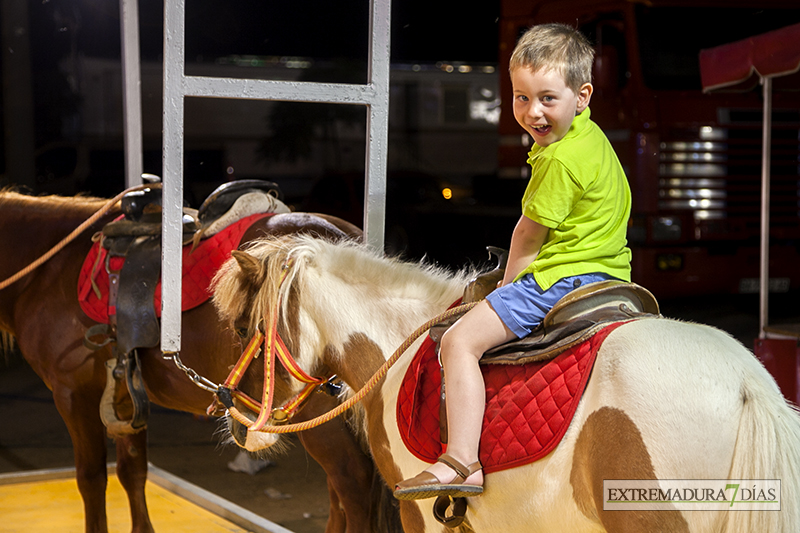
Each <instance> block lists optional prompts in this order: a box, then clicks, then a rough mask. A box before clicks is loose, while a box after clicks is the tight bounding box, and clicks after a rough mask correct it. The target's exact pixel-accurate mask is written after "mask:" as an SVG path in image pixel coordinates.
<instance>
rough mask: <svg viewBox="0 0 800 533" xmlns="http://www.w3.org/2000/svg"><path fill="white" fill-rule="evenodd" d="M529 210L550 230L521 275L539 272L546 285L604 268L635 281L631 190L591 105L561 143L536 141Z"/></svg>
mask: <svg viewBox="0 0 800 533" xmlns="http://www.w3.org/2000/svg"><path fill="white" fill-rule="evenodd" d="M528 155H529V159H528V163H529V164H530V165H531V169H532V177H531V180H530V182H529V183H528V187H527V189H526V190H525V195H524V196H523V198H522V213H523V214H524V215H525V216H527V217H528V218H530V219H531V220H533V221H534V222H538V223H539V224H541V225H543V226H545V227H547V228H549V229H550V231H549V232H548V233H547V238H546V240H545V242H544V244H543V245H542V248H541V250H540V251H539V255H538V256H537V257H536V259H535V260H534V261H533V263H531V264H530V265H528V268H526V269H525V270H523V271H522V272H521V273H520V274H519V276H517V279H519V278H521V277H522V276H524V275H526V274H533V277H534V278H535V279H536V282H537V283H538V284H539V286H540V287H542V288H543V289H545V290H546V289H548V288H549V287H550V286H551V285H552V284H553V283H555V282H556V281H558V280H560V279H561V278H565V277H568V276H575V275H580V274H589V273H592V272H604V273H606V274H610V275H611V276H614V277H616V278H619V279H622V280H625V281H630V279H631V277H630V276H631V266H630V262H631V251H630V249H629V248H628V247H627V242H628V241H627V238H626V231H627V226H628V218H629V217H630V212H631V191H630V187H629V186H628V180H627V178H626V176H625V172H624V171H623V170H622V165H620V162H619V159H618V158H617V155H616V153H615V152H614V149H613V148H612V147H611V143H609V142H608V139H607V138H606V136H605V134H604V133H603V131H602V130H601V129H600V127H599V126H598V125H597V124H595V123H594V122H593V121H592V120H590V111H589V109H588V108H587V109H586V110H585V111H584V112H583V113H581V114H580V115H578V116H576V117H575V120H573V121H572V126H571V127H570V129H569V132H567V135H565V136H564V138H563V139H561V140H560V141H558V142H555V143H553V144H551V145H549V146H546V147H544V148H542V147H540V146H538V145H536V144H534V146H533V148H532V149H531V151H530V153H529V154H528Z"/></svg>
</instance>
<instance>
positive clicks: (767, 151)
mask: <svg viewBox="0 0 800 533" xmlns="http://www.w3.org/2000/svg"><path fill="white" fill-rule="evenodd" d="M761 85H762V94H763V97H764V108H763V109H764V120H763V126H762V127H763V132H762V147H761V268H760V273H759V291H758V292H759V314H758V336H759V338H761V339H763V338H766V336H767V333H766V331H765V329H764V328H766V326H767V324H768V323H769V184H770V159H771V157H772V77H771V76H762V77H761Z"/></svg>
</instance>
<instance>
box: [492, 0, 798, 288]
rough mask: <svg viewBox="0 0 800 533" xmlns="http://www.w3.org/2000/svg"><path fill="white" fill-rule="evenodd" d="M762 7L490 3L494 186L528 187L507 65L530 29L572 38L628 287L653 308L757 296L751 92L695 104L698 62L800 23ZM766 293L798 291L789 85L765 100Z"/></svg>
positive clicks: (794, 138)
mask: <svg viewBox="0 0 800 533" xmlns="http://www.w3.org/2000/svg"><path fill="white" fill-rule="evenodd" d="M789 4H790V3H788V2H775V1H771V0H766V1H761V2H752V1H749V2H742V1H740V0H718V1H713V0H711V1H710V0H699V1H696V0H691V1H680V0H666V1H663V0H650V1H647V2H639V1H633V0H631V1H627V0H568V1H563V2H552V1H549V0H502V2H501V20H500V57H499V61H500V73H501V75H500V94H501V95H503V97H504V98H503V99H502V106H503V109H502V112H501V117H500V123H499V133H500V140H499V169H498V172H499V176H500V177H501V178H507V179H510V180H520V179H522V180H527V179H528V177H529V175H530V169H529V167H528V166H527V164H526V160H527V152H528V151H529V149H530V146H531V142H532V140H531V139H530V138H529V137H528V136H527V135H526V134H524V132H523V131H522V129H521V128H520V127H519V125H518V124H517V123H516V122H515V120H514V115H513V110H512V107H511V106H512V99H511V98H510V97H508V95H510V94H511V93H512V89H511V85H510V80H509V77H508V75H507V74H505V73H506V72H507V71H508V60H509V55H510V54H511V51H512V49H513V47H514V45H515V43H516V41H517V39H518V38H519V36H520V35H521V34H522V33H523V32H524V31H525V30H526V29H527V28H529V27H530V26H532V25H534V24H541V23H547V22H562V23H565V24H569V25H571V26H576V27H577V28H578V29H580V30H581V31H582V32H583V33H584V34H585V35H587V36H588V37H589V39H590V40H591V41H592V43H593V44H594V45H595V47H596V59H595V66H594V72H593V84H594V88H595V91H594V95H593V97H592V102H591V105H590V108H591V113H592V119H593V120H594V121H595V122H597V123H598V125H600V127H601V128H602V129H603V130H604V131H605V133H606V135H607V136H608V138H609V140H610V141H611V143H612V145H613V146H614V148H615V150H616V152H617V154H618V156H619V159H620V161H621V163H622V165H623V168H624V169H625V172H626V174H627V176H628V180H629V183H630V187H631V191H632V195H633V207H632V212H631V224H630V227H629V231H628V241H629V245H630V246H631V248H632V250H633V265H632V266H633V272H632V276H633V280H634V281H635V282H637V283H639V284H641V285H644V286H645V287H647V288H649V289H650V290H651V291H653V292H654V294H656V296H658V297H664V298H668V297H680V296H690V295H697V294H714V293H717V294H722V293H726V294H733V293H749V292H757V290H758V276H759V270H758V269H759V206H760V174H761V141H762V118H763V117H762V114H763V113H762V100H761V92H760V88H758V87H753V88H752V90H749V91H745V92H739V93H725V92H722V93H715V94H704V93H703V92H702V90H701V84H700V71H699V59H698V58H699V52H700V50H701V49H706V48H711V47H714V46H718V45H721V44H725V43H729V42H732V41H736V40H740V39H744V38H747V37H749V36H752V35H756V34H759V33H763V32H765V31H769V30H773V29H777V28H780V27H783V26H786V25H789V24H793V23H797V22H799V21H800V9H798V8H796V7H795V8H791V9H789V8H787V6H788V5H789ZM772 120H773V123H772V161H771V173H772V182H771V198H772V199H771V205H770V220H771V226H770V237H771V241H770V242H771V250H770V257H771V258H772V259H771V264H770V289H771V290H772V291H774V292H786V291H789V290H794V289H798V288H800V76H793V77H787V78H785V79H782V80H780V81H779V82H776V84H775V86H774V96H773V116H772Z"/></svg>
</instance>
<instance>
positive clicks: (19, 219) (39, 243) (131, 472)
mask: <svg viewBox="0 0 800 533" xmlns="http://www.w3.org/2000/svg"><path fill="white" fill-rule="evenodd" d="M106 202H107V200H105V199H100V198H93V197H84V196H77V197H61V196H44V197H32V196H26V195H22V194H19V193H16V192H14V191H11V190H3V191H0V250H3V253H2V254H0V279H6V278H7V277H9V276H11V275H12V274H15V273H16V272H18V271H20V270H21V269H22V268H23V267H26V266H27V265H29V264H30V263H32V262H33V261H34V260H36V259H37V258H39V257H40V256H42V255H43V254H44V253H45V252H46V251H48V250H50V249H51V248H52V247H53V246H54V245H55V244H56V243H58V242H59V241H60V240H61V239H62V238H63V237H64V236H66V235H67V234H68V233H70V231H71V230H74V229H75V228H76V227H78V226H79V225H80V224H81V223H82V222H84V221H85V220H87V219H88V218H89V217H90V216H92V215H93V214H94V213H95V212H97V211H98V210H99V209H100V208H101V207H102V206H103V205H104V204H105V203H106ZM118 214H119V207H118V206H117V207H116V208H114V209H113V210H112V211H111V212H110V213H109V214H107V215H105V216H104V217H103V218H102V219H101V220H100V221H99V222H97V223H96V224H94V225H93V226H92V227H90V228H88V229H87V230H86V231H85V232H84V233H83V234H82V235H80V237H79V238H77V239H75V240H74V241H72V242H71V243H70V244H68V245H67V246H66V247H64V248H63V249H62V250H61V251H60V252H58V253H56V254H55V255H54V256H53V257H52V258H51V259H49V260H48V261H47V262H45V263H44V264H42V265H41V266H40V267H39V268H37V269H35V270H33V271H32V272H31V273H29V274H27V275H26V276H24V277H23V278H22V279H20V280H19V281H17V282H15V283H13V284H11V285H10V286H8V287H7V288H5V289H3V290H0V331H2V339H3V342H4V344H5V345H9V343H10V342H11V339H12V338H13V340H14V341H15V343H16V346H17V347H18V349H19V350H20V352H21V353H22V355H23V357H24V358H25V360H26V361H27V362H28V364H29V365H30V366H31V367H32V369H33V370H34V371H35V372H36V373H37V374H38V375H39V377H40V378H41V379H42V380H43V381H44V382H45V384H46V385H47V386H48V388H49V389H50V390H52V392H53V400H54V402H55V406H56V408H57V409H58V412H59V414H60V415H61V417H62V418H63V419H64V422H65V423H66V426H67V428H68V430H69V434H70V437H71V440H72V444H73V448H74V455H75V468H76V480H77V484H78V489H79V491H80V494H81V497H82V499H83V506H84V513H85V530H86V531H87V533H106V532H107V531H108V525H107V516H106V507H105V490H106V484H107V474H106V436H107V432H106V429H105V427H104V426H103V423H102V422H101V417H100V414H99V405H100V403H101V395H102V394H103V390H104V386H105V384H106V369H105V367H104V363H105V361H107V360H108V359H110V358H111V357H112V354H111V350H110V347H106V348H103V349H100V350H97V351H91V350H89V349H87V348H86V347H84V344H83V338H84V334H85V333H86V331H87V329H88V328H89V327H91V326H92V325H93V324H94V323H93V322H92V320H90V319H89V318H88V317H87V316H86V315H85V314H84V313H83V311H82V310H81V308H80V306H79V304H78V296H77V280H78V274H79V271H80V268H81V265H82V263H83V261H84V258H85V257H86V255H87V253H88V251H89V249H90V247H91V246H92V241H91V240H90V236H91V235H92V234H93V233H94V232H97V231H99V230H100V228H101V227H102V226H103V224H105V223H107V222H108V221H110V220H111V219H113V218H114V217H116V216H117V215H118ZM300 232H308V233H313V234H314V235H316V236H318V237H324V238H329V239H340V238H345V237H346V238H350V239H356V238H360V235H361V231H360V230H359V229H358V228H357V227H355V226H353V225H352V224H350V223H348V222H345V221H344V220H341V219H338V218H336V217H332V216H327V215H322V214H311V213H284V214H276V215H274V216H271V217H268V218H264V219H261V220H260V221H258V222H256V223H255V224H254V225H252V226H251V227H250V228H249V229H248V230H247V232H246V233H245V234H244V236H243V238H242V241H243V242H246V241H248V240H251V239H254V238H255V237H257V236H263V235H285V234H292V233H300ZM12 251H13V253H12ZM237 342H238V341H237V337H236V336H235V334H234V332H232V331H231V330H230V328H228V327H227V325H226V324H224V323H222V322H220V320H219V318H218V316H217V313H216V312H215V310H214V307H213V305H212V304H211V303H210V302H206V303H204V304H202V305H200V306H198V307H195V308H194V309H191V310H188V311H185V312H184V313H183V320H182V350H181V354H180V356H181V360H182V361H183V363H184V364H185V365H186V366H188V367H190V368H193V369H194V370H195V371H197V372H199V373H201V374H203V375H204V376H208V377H209V378H211V379H212V380H214V382H215V383H219V382H220V381H221V380H223V379H224V378H225V376H227V374H228V365H229V361H228V357H226V354H230V357H234V356H235V353H234V351H235V350H236V343H237ZM139 357H140V360H141V368H142V376H143V381H144V385H145V389H146V391H147V394H148V396H149V399H150V400H151V401H153V402H155V403H157V404H159V405H161V406H164V407H167V408H170V409H176V410H180V411H186V412H189V413H195V414H201V415H204V414H206V408H207V407H208V406H209V404H210V403H212V401H213V397H212V394H210V393H209V392H207V391H204V390H202V389H201V388H199V387H197V386H195V385H194V384H193V383H192V382H191V381H190V379H189V378H188V377H187V376H186V375H185V374H184V372H183V371H181V370H179V369H178V368H177V366H176V365H175V364H173V362H172V361H169V360H166V359H164V357H162V354H161V352H160V351H159V350H158V348H153V349H143V350H139ZM245 383H246V381H245ZM122 388H124V387H122ZM124 392H125V391H124V390H123V391H122V393H124ZM278 394H279V395H280V392H279V393H278ZM125 399H126V398H124V397H121V395H120V397H118V400H121V403H119V404H118V405H117V410H118V412H119V413H120V416H121V417H123V418H124V417H125V416H130V410H131V406H130V403H131V402H130V398H129V397H128V398H127V400H128V401H127V402H125V401H124V400H125ZM336 402H337V400H336V399H335V398H330V397H326V396H325V395H321V394H317V395H314V396H313V397H312V400H311V401H310V403H309V404H308V405H307V406H306V407H305V408H304V409H303V410H302V411H301V412H300V413H299V415H298V419H302V418H303V417H305V416H313V415H314V413H316V412H320V411H323V410H326V409H330V408H331V407H332V405H335V404H336ZM301 442H302V444H303V445H304V446H305V448H306V449H307V451H308V452H309V454H310V455H311V456H312V457H314V459H316V460H317V461H318V462H319V463H320V464H321V466H322V467H323V469H324V470H325V471H326V473H327V476H328V487H329V492H330V500H331V501H330V503H331V507H330V514H329V520H328V524H327V528H326V532H328V533H343V532H345V531H347V532H368V531H373V530H374V529H375V528H376V526H374V525H373V524H372V519H373V518H374V517H375V516H376V512H375V507H376V506H378V505H379V504H378V503H375V502H374V501H372V499H370V498H364V494H365V493H370V494H372V493H375V492H374V491H373V490H372V487H373V483H374V480H373V478H374V477H375V476H374V470H375V468H374V465H373V463H372V460H371V458H370V457H369V456H368V455H367V454H366V453H365V452H364V450H363V447H362V444H361V443H360V442H359V441H358V440H357V439H356V437H355V436H354V434H353V432H352V431H351V430H350V428H349V426H348V423H347V421H345V420H337V421H335V422H334V423H333V425H332V426H331V427H330V428H319V429H318V430H315V431H313V432H308V433H307V434H304V435H302V436H301ZM116 461H117V462H116V472H117V476H118V478H119V480H120V483H121V484H122V486H123V487H124V489H125V491H126V493H127V496H128V499H129V502H130V510H131V518H132V531H133V532H134V533H150V532H152V531H153V526H152V524H151V522H150V518H149V515H148V511H147V502H146V500H145V491H144V489H145V481H146V478H147V431H146V430H143V431H140V432H138V433H134V434H130V435H122V436H118V437H117V438H116ZM386 490H387V495H388V489H386ZM375 494H376V498H378V497H380V491H378V492H377V493H375ZM390 498H391V496H390V495H389V496H388V497H387V498H386V499H387V501H389V500H390ZM385 516H387V517H390V516H391V515H385ZM387 519H388V520H391V518H387ZM381 527H382V528H384V529H393V528H394V526H391V525H388V526H385V527H384V526H381Z"/></svg>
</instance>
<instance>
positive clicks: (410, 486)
mask: <svg viewBox="0 0 800 533" xmlns="http://www.w3.org/2000/svg"><path fill="white" fill-rule="evenodd" d="M438 461H439V462H440V463H442V464H445V465H447V466H449V467H450V468H451V469H453V471H454V472H455V473H456V474H457V475H456V478H455V479H454V480H453V481H451V482H450V483H442V482H441V481H439V479H438V478H437V477H436V476H434V475H433V474H431V473H430V472H427V471H426V472H422V473H421V474H417V475H416V476H414V477H412V478H411V479H406V480H405V481H401V482H400V483H398V484H397V485H395V487H394V497H395V498H397V499H398V500H424V499H425V498H435V497H437V496H450V497H452V498H468V497H470V496H478V495H480V494H481V493H483V487H482V486H481V485H464V481H466V479H467V478H468V477H469V476H471V475H472V474H474V473H475V472H477V471H478V470H480V469H481V468H483V467H482V466H481V463H480V461H475V462H474V463H472V464H471V465H469V466H468V467H467V466H464V465H463V464H461V462H460V461H457V460H455V459H453V458H452V457H451V456H449V455H447V454H446V453H445V454H442V456H441V457H439V459H438Z"/></svg>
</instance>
